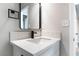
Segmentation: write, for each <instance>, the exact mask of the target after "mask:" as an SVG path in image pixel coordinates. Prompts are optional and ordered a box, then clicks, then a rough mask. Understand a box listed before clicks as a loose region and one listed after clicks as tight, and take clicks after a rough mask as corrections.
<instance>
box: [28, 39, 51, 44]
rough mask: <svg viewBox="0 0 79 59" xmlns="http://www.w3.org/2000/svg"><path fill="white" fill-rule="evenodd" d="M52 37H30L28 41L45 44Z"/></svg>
mask: <svg viewBox="0 0 79 59" xmlns="http://www.w3.org/2000/svg"><path fill="white" fill-rule="evenodd" d="M49 40H51V39H47V38H35V39H30V40H27V41H28V42H31V43H34V44H43V43H44V42H46V41H49Z"/></svg>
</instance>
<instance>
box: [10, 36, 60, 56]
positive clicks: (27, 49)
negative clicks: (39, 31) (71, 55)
mask: <svg viewBox="0 0 79 59" xmlns="http://www.w3.org/2000/svg"><path fill="white" fill-rule="evenodd" d="M59 42H60V39H59V38H47V37H38V38H34V39H32V38H28V39H21V40H13V41H10V43H11V44H12V46H13V55H14V56H59Z"/></svg>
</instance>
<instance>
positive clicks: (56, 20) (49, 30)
mask: <svg viewBox="0 0 79 59" xmlns="http://www.w3.org/2000/svg"><path fill="white" fill-rule="evenodd" d="M64 20H67V21H69V4H67V3H55V4H53V3H50V4H42V35H43V36H51V37H59V34H60V33H61V34H62V36H61V37H62V38H61V39H62V40H61V55H69V27H68V26H62V22H63V21H64Z"/></svg>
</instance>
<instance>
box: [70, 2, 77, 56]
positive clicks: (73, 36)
mask: <svg viewBox="0 0 79 59" xmlns="http://www.w3.org/2000/svg"><path fill="white" fill-rule="evenodd" d="M69 19H70V27H69V32H70V33H69V35H70V36H69V37H70V39H69V41H70V47H69V48H70V51H69V55H70V56H76V44H77V43H76V41H77V40H76V39H77V36H76V33H77V17H76V9H75V5H74V4H73V3H70V5H69Z"/></svg>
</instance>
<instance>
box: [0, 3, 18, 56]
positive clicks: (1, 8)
mask: <svg viewBox="0 0 79 59" xmlns="http://www.w3.org/2000/svg"><path fill="white" fill-rule="evenodd" d="M8 9H13V10H17V11H18V10H19V9H18V4H16V3H0V56H9V55H12V47H11V46H10V45H9V32H13V31H18V30H19V20H16V19H11V18H8Z"/></svg>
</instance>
